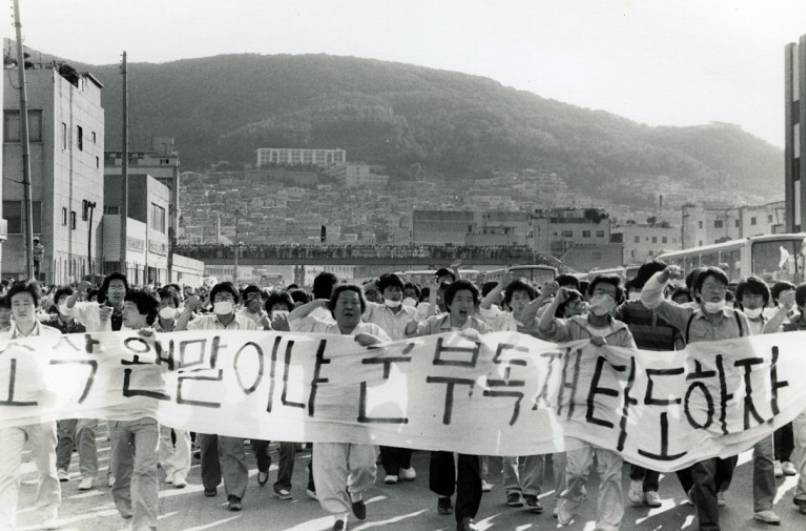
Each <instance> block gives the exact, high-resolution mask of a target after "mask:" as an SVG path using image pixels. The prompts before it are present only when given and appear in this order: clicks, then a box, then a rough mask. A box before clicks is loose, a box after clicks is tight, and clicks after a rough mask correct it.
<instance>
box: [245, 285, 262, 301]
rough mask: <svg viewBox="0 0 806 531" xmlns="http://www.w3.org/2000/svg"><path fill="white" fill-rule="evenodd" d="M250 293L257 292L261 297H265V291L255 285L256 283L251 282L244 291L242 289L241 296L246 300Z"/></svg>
mask: <svg viewBox="0 0 806 531" xmlns="http://www.w3.org/2000/svg"><path fill="white" fill-rule="evenodd" d="M250 293H257V294H259V295H260V296H261V297H263V292H262V291H260V288H259V287H257V286H255V285H254V284H249V285H248V286H246V287H245V288H244V289H243V291H241V297H242V298H243V300H246V299H247V298H248V297H249V294H250Z"/></svg>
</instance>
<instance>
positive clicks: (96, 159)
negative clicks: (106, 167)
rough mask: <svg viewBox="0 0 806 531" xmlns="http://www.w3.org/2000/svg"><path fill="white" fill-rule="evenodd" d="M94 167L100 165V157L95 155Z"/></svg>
mask: <svg viewBox="0 0 806 531" xmlns="http://www.w3.org/2000/svg"><path fill="white" fill-rule="evenodd" d="M95 167H96V168H100V167H101V157H95Z"/></svg>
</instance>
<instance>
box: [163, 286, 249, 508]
mask: <svg viewBox="0 0 806 531" xmlns="http://www.w3.org/2000/svg"><path fill="white" fill-rule="evenodd" d="M240 300H241V295H240V293H238V290H237V289H236V288H235V286H233V285H232V284H231V283H229V282H221V283H219V284H216V285H215V286H213V289H212V290H210V302H211V303H212V305H213V311H212V313H208V314H203V315H199V316H197V317H196V318H195V319H194V320H192V321H191V320H190V319H191V317H192V316H193V311H194V310H198V309H199V308H200V307H201V300H200V299H199V298H198V297H191V298H190V299H188V300H186V301H185V309H184V311H183V312H182V314H181V315H180V316H179V319H178V320H177V323H176V330H257V329H258V327H257V326H256V325H255V323H254V321H252V320H251V319H249V318H248V317H244V316H243V315H242V314H240V313H238V312H237V308H236V305H237V304H238V303H239V302H240ZM197 438H198V440H199V446H200V448H201V475H202V484H203V485H204V495H205V496H207V497H215V496H216V495H217V494H218V485H219V484H220V483H221V479H222V475H223V479H224V489H225V490H226V494H227V507H228V509H229V510H230V511H240V510H241V508H242V507H243V498H244V495H245V494H246V486H247V483H248V482H249V467H248V466H247V464H246V453H245V451H244V440H243V438H241V437H228V436H223V435H221V436H219V435H217V434H202V433H199V434H197ZM219 459H220V460H219Z"/></svg>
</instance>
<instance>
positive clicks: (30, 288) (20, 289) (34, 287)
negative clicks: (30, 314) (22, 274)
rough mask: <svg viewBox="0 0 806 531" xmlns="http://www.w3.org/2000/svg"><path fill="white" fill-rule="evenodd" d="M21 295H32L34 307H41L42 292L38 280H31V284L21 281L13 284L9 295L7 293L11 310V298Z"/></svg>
mask: <svg viewBox="0 0 806 531" xmlns="http://www.w3.org/2000/svg"><path fill="white" fill-rule="evenodd" d="M20 293H28V294H30V295H31V297H33V298H34V306H39V297H40V294H41V290H40V289H39V283H38V282H37V281H36V280H31V281H29V282H25V281H19V282H14V283H13V284H11V287H10V288H9V289H8V293H6V298H7V299H8V304H9V308H10V307H11V298H12V297H13V296H14V295H19V294H20Z"/></svg>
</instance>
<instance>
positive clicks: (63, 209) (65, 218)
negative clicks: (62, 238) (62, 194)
mask: <svg viewBox="0 0 806 531" xmlns="http://www.w3.org/2000/svg"><path fill="white" fill-rule="evenodd" d="M66 226H67V207H62V227H66Z"/></svg>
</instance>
